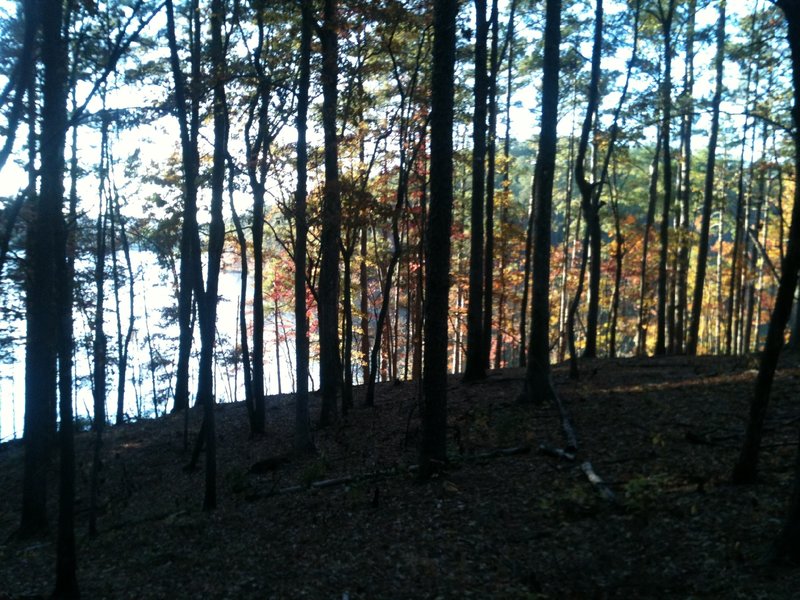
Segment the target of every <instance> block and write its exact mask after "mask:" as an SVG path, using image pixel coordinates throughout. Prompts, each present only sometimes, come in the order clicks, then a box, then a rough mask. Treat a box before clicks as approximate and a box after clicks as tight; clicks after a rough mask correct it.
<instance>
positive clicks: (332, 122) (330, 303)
mask: <svg viewBox="0 0 800 600" xmlns="http://www.w3.org/2000/svg"><path fill="white" fill-rule="evenodd" d="M336 12H337V1H336V0H325V4H324V16H323V24H322V28H321V30H320V41H321V43H322V75H321V78H322V126H323V130H324V137H325V157H324V158H325V190H324V195H323V200H322V232H321V234H320V252H321V257H320V269H319V302H318V307H319V363H320V369H319V376H320V391H321V392H322V412H321V414H320V419H319V424H320V426H321V427H325V426H327V425H331V424H332V423H334V422H335V421H337V420H338V417H339V415H338V410H339V409H338V402H337V394H338V391H339V381H340V365H339V318H338V313H339V238H340V229H341V198H340V191H339V158H338V154H339V151H338V140H337V137H336V103H337V100H336V98H337V91H336V85H337V78H338V65H337V55H338V50H337V44H338V42H337V34H338V17H337V14H336Z"/></svg>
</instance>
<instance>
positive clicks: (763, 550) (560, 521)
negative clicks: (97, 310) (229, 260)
mask: <svg viewBox="0 0 800 600" xmlns="http://www.w3.org/2000/svg"><path fill="white" fill-rule="evenodd" d="M756 368H757V362H756V360H755V359H754V358H716V357H702V358H691V359H690V358H687V357H671V358H660V359H653V358H649V359H617V360H598V361H593V362H589V363H584V364H583V365H582V377H581V379H580V380H579V381H578V382H573V381H570V380H569V379H568V378H567V370H566V368H565V367H563V366H558V367H556V368H555V370H554V381H555V385H556V388H557V389H558V391H559V394H560V396H561V398H562V399H563V403H564V405H565V407H566V408H567V410H568V411H569V413H570V414H571V416H572V419H573V421H574V425H575V430H576V432H577V435H578V441H579V450H578V452H577V456H576V457H575V459H574V460H568V459H566V458H564V457H558V456H553V455H551V454H547V453H543V452H542V451H541V450H540V447H541V446H545V447H547V448H551V449H559V448H562V447H563V445H564V442H563V439H562V434H561V429H560V425H559V418H558V412H557V411H556V410H555V409H554V408H553V407H551V406H533V405H520V404H518V403H517V402H516V401H515V400H516V397H517V395H518V393H519V391H520V388H521V385H522V377H523V374H524V373H523V371H522V370H519V369H506V370H502V371H492V372H490V375H489V377H488V378H487V379H486V380H485V381H483V382H480V383H475V384H462V383H461V382H460V381H459V380H458V379H457V378H455V377H453V378H452V379H451V385H450V388H449V391H448V410H449V423H450V425H451V426H450V428H449V430H448V434H449V439H450V453H451V456H452V464H451V467H450V469H449V470H448V471H447V472H446V473H445V474H444V475H443V476H442V477H439V478H437V479H435V480H434V481H432V482H429V483H425V484H421V483H418V482H417V480H416V478H415V476H414V465H415V463H416V461H417V450H416V447H417V442H418V433H419V411H418V410H416V406H417V402H418V397H417V392H418V387H417V385H416V384H415V383H411V382H407V383H402V384H397V385H395V384H391V383H385V384H379V387H378V393H377V398H376V406H375V407H374V408H363V407H360V406H359V400H360V395H361V394H362V390H361V389H360V388H359V389H357V392H356V408H355V409H354V410H353V411H352V412H351V413H350V414H349V415H348V417H347V418H346V419H345V420H343V421H342V422H341V423H340V424H339V425H338V426H336V427H333V428H329V429H326V430H320V431H316V432H315V442H316V445H317V448H318V453H317V454H316V455H315V456H308V457H302V458H298V457H288V462H283V461H273V462H274V463H275V464H269V461H268V462H267V463H264V462H263V461H264V460H265V459H268V458H271V457H276V456H282V455H285V453H286V452H287V451H288V450H289V449H290V448H291V444H292V427H293V422H294V405H293V399H292V397H291V396H288V395H285V396H282V397H273V398H270V399H269V406H270V409H269V411H268V416H267V419H268V423H267V433H266V435H264V436H263V437H259V438H255V439H251V438H250V437H249V435H248V424H247V416H246V411H245V407H244V406H243V405H242V404H224V405H220V406H219V407H218V408H217V413H216V414H217V418H218V425H217V431H218V440H219V441H218V473H219V477H218V486H219V499H218V502H219V508H218V509H217V510H216V511H213V512H210V513H205V512H203V511H201V503H202V497H203V486H204V475H203V469H202V459H201V461H200V468H198V469H197V470H195V471H194V472H187V471H185V469H184V467H185V466H186V464H187V462H188V459H189V453H188V452H186V451H185V450H184V448H183V416H182V415H171V416H168V417H165V418H162V419H159V420H150V421H141V422H138V423H131V424H127V425H124V426H122V427H117V428H109V429H108V430H107V433H106V436H105V442H104V445H103V457H104V459H103V470H102V484H101V490H100V509H99V510H100V512H99V517H98V529H99V534H98V535H97V536H96V537H95V538H90V537H89V536H88V534H87V529H88V514H89V500H88V498H89V492H88V490H89V473H90V468H91V456H92V447H91V443H92V437H91V435H90V434H89V433H82V434H80V435H79V437H78V444H77V447H78V450H77V464H78V482H77V485H78V488H77V496H78V497H77V511H78V515H77V516H78V532H77V533H78V555H79V558H78V560H79V574H78V577H79V582H80V585H81V591H82V593H83V597H84V598H131V599H134V598H135V599H143V598H335V599H337V600H344V599H356V598H365V599H367V598H369V599H372V598H469V597H475V598H487V597H489V598H688V597H692V598H795V597H797V593H798V590H800V570H798V569H794V568H791V567H786V566H775V565H773V564H771V563H770V562H769V561H768V560H767V559H768V556H769V550H770V544H771V542H772V539H773V538H774V537H775V535H776V534H777V532H778V530H779V528H780V526H781V523H782V520H783V517H784V514H785V511H786V504H787V501H788V498H789V492H790V485H791V480H792V473H793V464H794V460H795V455H796V452H797V438H798V428H800V394H798V390H800V385H799V383H800V361H798V359H797V358H796V357H794V358H788V359H785V360H784V362H783V363H782V365H781V369H780V371H779V373H778V376H777V379H776V384H775V391H774V393H773V397H772V402H771V405H770V410H769V413H768V420H767V430H766V435H765V439H764V447H763V454H762V458H761V471H760V473H761V480H760V482H759V483H758V484H757V485H753V486H732V485H730V484H729V483H728V481H729V475H730V471H731V468H732V466H733V463H734V460H735V458H736V455H737V453H738V450H739V447H740V445H741V438H742V432H743V430H744V424H745V419H746V415H747V410H748V403H749V400H750V397H751V394H752V389H753V383H754V380H755V375H756V370H755V369H756ZM318 409H319V402H318V399H317V398H316V397H313V411H314V414H317V412H318ZM200 419H201V414H200V412H199V411H197V410H193V411H192V412H191V414H190V431H191V432H192V433H193V434H196V432H197V430H198V429H199V426H200ZM22 457H23V452H22V447H21V444H20V443H18V442H16V443H11V444H5V445H3V446H0V543H2V545H0V600H7V599H11V598H15V599H16V598H38V597H43V596H47V595H48V594H49V593H50V591H51V590H52V588H53V582H54V564H55V561H54V549H55V545H54V538H48V539H41V540H27V541H18V540H15V539H14V536H13V534H14V531H15V528H16V526H17V524H18V521H19V508H20V502H21V499H20V488H21V479H22ZM587 462H588V463H590V464H591V467H592V469H591V471H592V472H593V473H594V474H596V475H597V476H598V477H599V478H601V479H602V481H603V483H604V484H605V486H606V487H603V485H597V484H593V483H592V482H591V481H590V477H589V476H587V471H588V469H587V468H586V466H585V465H586V463H587ZM256 465H259V466H256ZM254 471H256V472H254ZM50 475H51V477H50V481H51V493H50V498H51V503H52V511H51V514H52V523H53V529H54V525H55V521H56V507H55V497H56V490H55V488H56V482H57V460H54V461H53V465H52V467H51V473H50Z"/></svg>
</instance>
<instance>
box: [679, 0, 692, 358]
mask: <svg viewBox="0 0 800 600" xmlns="http://www.w3.org/2000/svg"><path fill="white" fill-rule="evenodd" d="M696 7H697V0H690V2H689V5H688V7H687V11H688V16H687V18H688V23H687V32H686V66H685V71H684V78H683V80H684V86H683V96H684V102H683V107H682V109H683V111H684V114H683V119H682V129H683V131H682V134H683V163H682V167H683V174H682V176H681V198H680V200H681V209H680V221H679V231H680V236H679V238H678V259H677V265H678V269H677V272H676V274H675V279H676V284H675V286H676V296H675V305H676V306H675V352H677V353H679V354H682V353H683V351H684V349H685V332H686V311H687V304H688V294H689V290H688V285H689V214H690V208H691V206H690V205H691V201H692V185H691V173H692V127H693V124H694V96H693V95H694V30H695V12H696Z"/></svg>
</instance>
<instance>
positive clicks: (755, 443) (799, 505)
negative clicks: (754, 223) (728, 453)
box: [734, 0, 800, 562]
mask: <svg viewBox="0 0 800 600" xmlns="http://www.w3.org/2000/svg"><path fill="white" fill-rule="evenodd" d="M776 4H777V5H778V6H779V7H780V8H781V10H783V13H784V15H785V16H786V22H787V25H788V27H787V29H788V31H787V37H788V39H789V47H790V49H791V53H792V82H793V84H794V106H793V108H792V121H793V123H794V130H793V134H792V137H793V138H794V168H795V173H800V2H798V1H797V0H777V2H776ZM798 270H800V186H795V189H794V206H793V208H792V224H791V226H790V228H789V242H788V244H787V248H786V254H785V255H784V259H783V262H782V265H781V278H780V284H779V286H778V295H777V297H776V298H775V307H774V309H773V311H772V318H771V319H770V322H769V330H768V332H767V341H766V343H765V344H764V352H763V353H762V355H761V364H760V366H759V369H758V378H757V380H756V390H755V393H754V394H753V400H752V404H751V406H750V421H749V422H748V427H747V436H746V438H745V445H744V446H743V448H742V453H741V455H740V457H739V462H738V463H737V465H736V468H735V469H734V481H736V482H739V483H744V482H747V481H752V480H753V479H754V477H755V473H756V468H757V465H758V449H759V445H760V439H761V431H762V429H763V423H764V415H765V414H766V408H767V402H768V400H769V393H770V389H771V387H772V380H773V377H774V374H775V367H776V366H777V362H778V357H779V355H780V351H781V347H782V346H783V341H784V332H785V329H786V324H787V322H788V320H789V314H790V313H791V309H792V300H793V295H794V290H795V287H796V286H797V280H798ZM797 456H798V458H797V461H796V462H795V465H796V466H795V479H794V486H793V490H792V497H791V501H790V504H789V512H788V515H787V517H786V521H785V522H784V525H783V529H782V530H781V532H780V534H779V535H778V539H777V540H776V542H775V554H776V557H778V558H787V559H791V560H792V561H794V562H798V561H800V448H798V455H797Z"/></svg>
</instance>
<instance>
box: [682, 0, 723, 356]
mask: <svg viewBox="0 0 800 600" xmlns="http://www.w3.org/2000/svg"><path fill="white" fill-rule="evenodd" d="M725 5H726V0H720V3H719V20H718V21H717V53H716V55H715V58H714V72H715V73H716V79H715V82H716V83H715V87H714V97H713V98H712V100H711V133H710V134H709V139H708V158H707V159H706V175H705V183H704V186H703V212H702V215H701V217H700V241H699V242H698V247H697V270H696V271H695V280H694V295H693V296H692V313H691V320H690V322H689V333H688V336H687V341H686V353H687V354H689V355H694V354H697V345H698V336H699V333H700V317H701V313H702V311H703V289H704V286H705V278H706V268H707V264H706V263H707V262H708V241H709V233H710V230H711V209H712V206H713V201H714V169H715V167H716V159H717V139H718V137H719V107H720V103H721V102H722V75H723V72H724V64H725Z"/></svg>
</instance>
